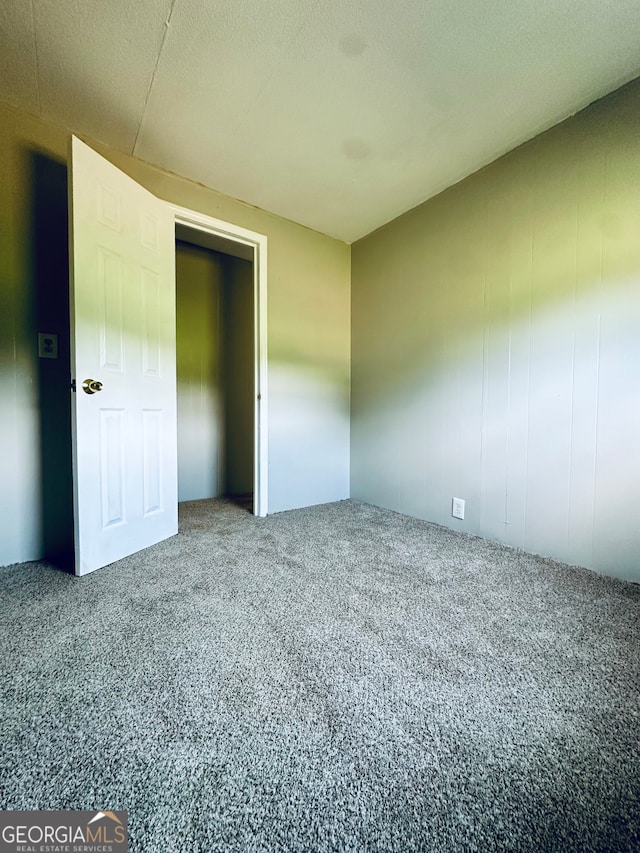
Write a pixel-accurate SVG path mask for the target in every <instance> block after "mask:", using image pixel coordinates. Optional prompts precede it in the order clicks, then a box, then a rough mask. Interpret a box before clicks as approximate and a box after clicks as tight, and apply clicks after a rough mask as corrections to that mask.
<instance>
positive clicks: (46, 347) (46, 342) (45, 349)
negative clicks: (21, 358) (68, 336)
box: [38, 332, 58, 358]
mask: <svg viewBox="0 0 640 853" xmlns="http://www.w3.org/2000/svg"><path fill="white" fill-rule="evenodd" d="M38 356H39V357H40V358H57V357H58V336H57V335H55V334H53V333H52V332H38Z"/></svg>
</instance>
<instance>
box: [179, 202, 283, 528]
mask: <svg viewBox="0 0 640 853" xmlns="http://www.w3.org/2000/svg"><path fill="white" fill-rule="evenodd" d="M172 209H173V211H174V215H175V241H176V343H177V349H176V373H177V426H178V501H179V502H182V501H187V500H201V499H207V498H214V497H223V496H224V497H227V498H230V499H231V500H233V501H234V502H236V503H238V504H240V505H241V506H242V507H243V508H245V509H247V510H248V511H250V512H252V513H253V514H254V515H262V516H264V515H266V514H267V424H266V392H267V352H266V342H267V335H266V251H267V245H266V243H267V241H266V237H264V236H263V235H260V234H256V233H254V232H251V231H247V230H245V229H241V228H238V227H236V226H233V225H230V224H229V223H224V222H221V221H219V220H215V219H212V218H210V217H206V216H203V215H201V214H197V213H195V212H193V211H190V210H186V209H184V208H177V207H173V206H172Z"/></svg>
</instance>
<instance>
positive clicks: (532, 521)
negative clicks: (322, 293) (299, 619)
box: [351, 82, 640, 580]
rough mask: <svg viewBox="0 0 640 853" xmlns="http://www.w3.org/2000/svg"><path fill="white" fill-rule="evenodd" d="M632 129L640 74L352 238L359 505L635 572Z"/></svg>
mask: <svg viewBox="0 0 640 853" xmlns="http://www.w3.org/2000/svg"><path fill="white" fill-rule="evenodd" d="M469 133H473V127H471V126H470V127H469ZM639 141H640V83H638V82H636V83H634V84H631V85H629V86H627V87H625V88H624V89H622V90H620V91H619V92H617V93H615V94H614V95H612V96H609V97H608V98H606V99H604V100H603V101H600V102H598V103H597V104H595V105H593V106H591V107H590V108H588V109H587V110H585V111H583V112H581V113H580V114H578V115H577V116H574V117H573V118H572V119H570V120H568V121H566V122H565V123H563V124H562V125H560V126H558V127H556V128H554V129H552V130H551V131H549V132H547V133H545V134H544V135H542V136H540V137H538V138H537V139H535V140H533V141H532V142H530V143H528V144H526V145H524V146H522V147H521V148H519V149H517V150H516V151H514V152H512V153H510V154H509V155H507V156H505V157H503V158H502V159H500V160H499V161H497V162H495V163H494V164H492V165H491V166H489V167H487V168H485V169H483V170H482V171H481V172H479V173H477V174H475V175H473V176H471V177H470V178H468V179H467V180H465V181H463V182H462V183H460V184H458V185H457V186H455V187H453V188H451V189H450V190H448V191H447V192H444V193H442V194H441V195H440V196H438V197H437V198H434V199H432V200H430V201H429V202H427V203H425V204H423V205H422V206H420V207H418V208H416V209H415V210H413V211H411V212H409V213H407V214H405V215H404V216H402V217H400V218H399V219H397V220H395V221H394V222H392V223H390V224H389V225H387V226H385V227H384V228H382V229H381V230H379V231H377V232H375V233H374V234H372V235H370V236H368V237H366V238H365V239H363V240H361V241H359V242H358V243H356V244H355V245H354V246H353V247H352V317H353V326H352V346H353V351H352V383H353V384H352V421H351V429H352V436H351V467H352V480H351V483H352V487H351V494H352V497H354V498H359V499H362V500H365V501H369V502H371V503H374V504H379V505H381V506H385V507H390V508H392V509H395V510H398V511H400V512H404V513H408V514H410V515H414V516H417V517H420V518H425V519H429V520H431V521H434V522H437V523H439V524H445V525H447V526H449V527H452V528H454V529H456V530H460V531H467V532H469V533H474V534H479V535H481V536H484V537H488V538H490V539H496V540H500V541H502V542H505V543H508V544H510V545H513V546H517V547H521V548H523V549H526V550H528V551H532V552H537V553H541V554H543V555H546V556H551V557H554V558H557V559H560V560H564V561H567V562H569V563H576V564H578V565H582V566H587V567H592V568H595V569H597V570H599V571H602V572H605V573H610V574H613V575H618V576H622V577H627V578H632V579H635V580H640V524H639V523H638V519H637V513H638V508H639V507H640V142H639ZM454 496H456V497H460V498H463V499H464V500H465V501H466V516H465V520H464V521H458V520H456V519H454V518H452V516H451V500H452V498H453V497H454Z"/></svg>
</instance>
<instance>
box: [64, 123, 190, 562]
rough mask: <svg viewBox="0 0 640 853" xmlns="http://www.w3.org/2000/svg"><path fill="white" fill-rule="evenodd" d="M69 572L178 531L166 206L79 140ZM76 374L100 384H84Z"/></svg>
mask: <svg viewBox="0 0 640 853" xmlns="http://www.w3.org/2000/svg"><path fill="white" fill-rule="evenodd" d="M70 171H71V182H70V184H71V190H70V201H71V204H70V210H71V223H70V235H71V329H72V332H71V337H72V354H71V356H72V360H71V364H72V372H73V375H74V377H75V379H76V388H77V390H76V393H75V394H74V395H73V397H74V399H73V457H74V514H75V540H76V574H86V573H87V572H91V571H94V570H95V569H97V568H100V567H101V566H104V565H107V564H108V563H111V562H114V561H115V560H118V559H121V558H122V557H124V556H127V555H128V554H131V553H134V552H135V551H138V550H140V549H141V548H145V547H147V546H149V545H152V544H154V543H156V542H159V541H161V540H162V539H166V538H167V537H169V536H172V535H173V534H175V533H177V529H178V525H177V461H176V387H175V385H176V382H175V271H174V264H175V255H174V216H173V213H172V211H171V210H170V209H169V208H168V206H167V205H165V203H164V202H162V201H160V200H159V199H157V198H155V196H153V195H151V194H150V193H149V192H147V190H145V189H144V188H142V187H141V186H139V185H138V184H136V183H135V182H134V181H133V180H131V179H130V178H129V177H128V176H126V175H124V174H123V173H122V172H120V171H119V170H118V169H116V168H115V167H114V166H113V165H111V163H109V162H107V161H106V160H104V159H103V158H102V157H100V156H99V155H98V154H96V153H95V152H94V151H93V150H92V149H91V148H89V147H88V146H86V145H85V144H84V143H82V142H80V140H78V139H76V138H75V137H73V139H72V156H71V170H70ZM86 379H92V380H97V381H98V382H100V383H102V389H101V390H99V391H96V392H95V393H92V394H86V393H85V392H84V391H83V382H84V381H85V380H86Z"/></svg>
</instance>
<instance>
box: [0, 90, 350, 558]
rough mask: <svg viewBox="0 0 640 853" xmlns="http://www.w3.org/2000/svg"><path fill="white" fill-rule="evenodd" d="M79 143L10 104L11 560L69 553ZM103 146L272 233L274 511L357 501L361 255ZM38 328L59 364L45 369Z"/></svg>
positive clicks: (2, 145) (3, 429)
mask: <svg viewBox="0 0 640 853" xmlns="http://www.w3.org/2000/svg"><path fill="white" fill-rule="evenodd" d="M68 140H69V132H68V131H67V130H66V129H63V128H59V127H55V126H52V125H49V124H47V123H45V122H43V121H41V120H39V119H37V118H34V117H32V116H30V115H27V114H25V113H22V112H20V111H17V110H14V109H12V108H8V107H2V106H0V448H1V458H0V465H1V469H0V565H4V564H9V563H14V562H22V561H26V560H32V559H36V558H38V557H41V556H42V555H43V554H44V553H54V552H58V551H65V550H67V549H68V547H69V541H68V535H67V532H68V530H69V509H70V505H71V503H70V500H71V486H70V478H69V476H68V473H67V472H68V471H69V467H70V463H69V459H68V450H67V448H68V443H69V441H68V436H69V429H70V418H69V413H68V412H69V388H68V382H69V366H68V365H69V361H68V358H69V356H68V318H67V308H66V302H65V300H66V299H67V297H68V289H67V288H68V285H67V282H68V260H67V254H66V241H67V232H66V217H67V202H66V179H67V171H66V160H67V150H68ZM88 141H89V142H90V143H91V141H90V140H88ZM95 147H96V149H97V150H98V151H99V153H101V154H103V156H105V157H107V159H109V160H111V161H112V162H113V163H115V165H116V166H118V167H119V168H120V169H122V170H123V171H124V172H126V173H127V174H129V175H130V176H131V177H133V178H134V179H135V180H137V181H138V182H139V183H141V184H142V185H143V186H145V187H146V188H147V189H149V190H150V191H151V192H153V193H155V194H156V195H158V196H159V197H161V198H163V199H166V200H167V201H169V202H171V203H174V204H177V205H180V206H182V207H186V208H190V209H193V210H195V211H199V212H202V213H204V214H207V215H209V216H213V217H215V218H217V219H222V220H224V221H227V222H231V223H234V224H236V225H239V226H241V227H244V228H248V229H250V230H252V231H257V232H259V233H261V234H265V235H266V236H267V238H268V307H267V311H268V373H269V398H268V417H269V433H268V442H269V493H268V495H269V512H276V511H279V510H284V509H290V508H292V507H299V506H304V505H309V504H314V503H323V502H327V501H333V500H339V499H342V498H346V497H348V494H349V385H350V249H349V247H348V246H347V245H346V244H344V243H340V242H339V241H336V240H333V239H331V238H329V237H325V236H323V235H321V234H318V233H316V232H313V231H310V230H308V229H306V228H303V227H301V226H298V225H295V224H294V223H291V222H287V221H285V220H283V219H281V218H279V217H276V216H273V215H271V214H268V213H265V212H264V211H261V210H258V209H256V208H252V207H250V206H248V205H244V204H242V203H240V202H237V201H234V200H233V199H231V198H228V197H227V196H224V195H221V194H220V193H217V192H215V191H213V190H210V189H207V188H205V187H203V186H200V185H198V184H195V183H193V182H190V181H187V180H185V179H183V178H180V177H177V176H175V175H170V174H167V173H165V172H162V171H160V170H158V169H155V168H153V167H151V166H149V165H147V164H145V163H142V162H140V161H137V160H135V159H133V158H131V157H129V156H127V155H125V154H120V153H116V152H114V151H111V150H107V149H104V148H102V147H100V146H98V145H96V146H95ZM45 324H46V326H47V328H42V327H43V325H45ZM39 329H40V330H41V331H46V332H55V333H58V334H59V337H60V356H61V357H60V358H59V359H58V360H57V361H54V360H51V361H48V362H45V361H44V360H41V361H39V360H38V358H37V339H36V333H37V331H38V330H39Z"/></svg>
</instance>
